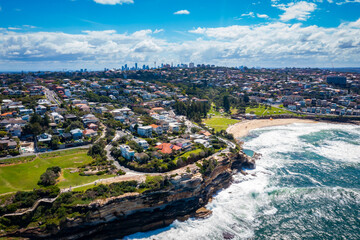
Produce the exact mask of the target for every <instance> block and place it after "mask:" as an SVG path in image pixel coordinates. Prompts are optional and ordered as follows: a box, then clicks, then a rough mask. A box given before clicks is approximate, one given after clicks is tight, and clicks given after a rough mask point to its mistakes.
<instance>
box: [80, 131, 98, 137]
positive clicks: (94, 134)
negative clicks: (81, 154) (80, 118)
mask: <svg viewBox="0 0 360 240" xmlns="http://www.w3.org/2000/svg"><path fill="white" fill-rule="evenodd" d="M83 135H84V136H85V137H94V136H96V135H97V132H96V131H94V130H92V129H85V130H84V131H83Z"/></svg>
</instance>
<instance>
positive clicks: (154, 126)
mask: <svg viewBox="0 0 360 240" xmlns="http://www.w3.org/2000/svg"><path fill="white" fill-rule="evenodd" d="M150 127H152V128H154V129H156V128H158V127H160V126H158V125H156V124H151V125H150Z"/></svg>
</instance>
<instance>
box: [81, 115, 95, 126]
mask: <svg viewBox="0 0 360 240" xmlns="http://www.w3.org/2000/svg"><path fill="white" fill-rule="evenodd" d="M82 121H83V123H84V124H85V125H88V124H90V123H94V124H97V123H98V122H99V119H98V118H97V117H95V115H93V114H86V115H84V116H83V117H82Z"/></svg>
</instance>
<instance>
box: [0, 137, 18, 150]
mask: <svg viewBox="0 0 360 240" xmlns="http://www.w3.org/2000/svg"><path fill="white" fill-rule="evenodd" d="M16 146H17V143H16V142H15V141H14V140H13V139H2V140H0V150H9V149H15V148H16Z"/></svg>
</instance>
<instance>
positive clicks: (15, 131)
mask: <svg viewBox="0 0 360 240" xmlns="http://www.w3.org/2000/svg"><path fill="white" fill-rule="evenodd" d="M7 126H9V128H8V127H5V129H6V131H8V132H9V133H10V134H11V135H12V136H16V137H20V136H21V132H22V130H21V127H20V125H19V124H14V125H10V124H9V125H7Z"/></svg>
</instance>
